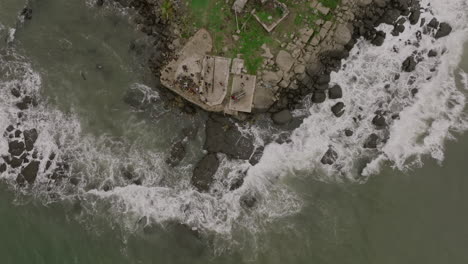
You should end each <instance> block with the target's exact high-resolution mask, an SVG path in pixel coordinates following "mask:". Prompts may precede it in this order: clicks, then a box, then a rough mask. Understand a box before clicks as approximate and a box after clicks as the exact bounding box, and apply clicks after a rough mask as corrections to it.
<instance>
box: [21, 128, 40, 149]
mask: <svg viewBox="0 0 468 264" xmlns="http://www.w3.org/2000/svg"><path fill="white" fill-rule="evenodd" d="M23 135H24V142H25V144H26V150H27V151H31V150H33V148H34V143H36V140H37V137H38V133H37V130H36V129H35V128H33V129H29V130H25V131H24V133H23Z"/></svg>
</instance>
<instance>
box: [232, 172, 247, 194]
mask: <svg viewBox="0 0 468 264" xmlns="http://www.w3.org/2000/svg"><path fill="white" fill-rule="evenodd" d="M245 173H246V172H244V173H241V174H240V175H239V177H237V178H236V179H234V180H233V181H232V182H231V186H230V187H229V190H230V191H234V190H237V189H239V188H240V187H241V186H242V184H244V177H245Z"/></svg>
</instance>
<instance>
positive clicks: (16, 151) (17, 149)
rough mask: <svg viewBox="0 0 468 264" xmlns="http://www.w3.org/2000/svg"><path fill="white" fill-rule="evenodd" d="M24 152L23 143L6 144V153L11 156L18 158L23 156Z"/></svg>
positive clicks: (12, 142) (15, 141)
mask: <svg viewBox="0 0 468 264" xmlns="http://www.w3.org/2000/svg"><path fill="white" fill-rule="evenodd" d="M24 150H25V146H24V143H23V142H20V141H17V140H14V141H11V142H9V143H8V152H10V154H11V155H12V156H20V155H21V154H23V152H24Z"/></svg>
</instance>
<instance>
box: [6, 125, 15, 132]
mask: <svg viewBox="0 0 468 264" xmlns="http://www.w3.org/2000/svg"><path fill="white" fill-rule="evenodd" d="M13 130H15V127H14V126H12V125H9V126H8V127H7V128H6V131H7V132H8V133H10V132H11V131H13Z"/></svg>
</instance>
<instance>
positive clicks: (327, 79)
mask: <svg viewBox="0 0 468 264" xmlns="http://www.w3.org/2000/svg"><path fill="white" fill-rule="evenodd" d="M329 82H330V75H329V74H323V75H320V76H319V77H318V78H317V81H316V83H317V84H318V85H321V84H328V83H329Z"/></svg>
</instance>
